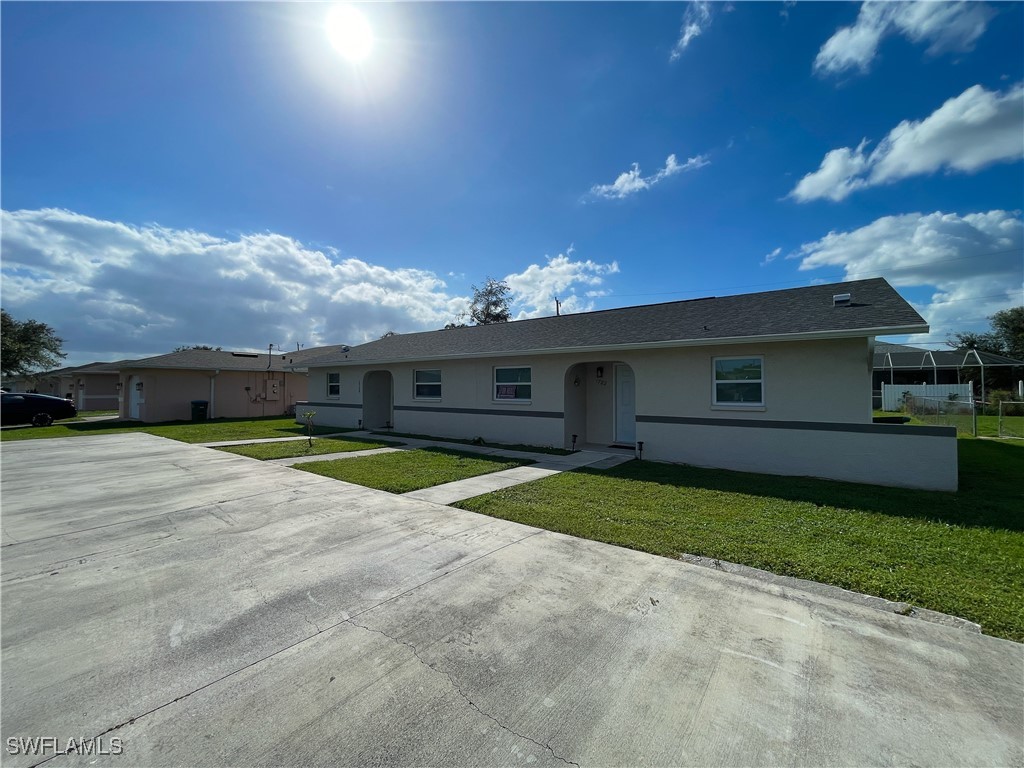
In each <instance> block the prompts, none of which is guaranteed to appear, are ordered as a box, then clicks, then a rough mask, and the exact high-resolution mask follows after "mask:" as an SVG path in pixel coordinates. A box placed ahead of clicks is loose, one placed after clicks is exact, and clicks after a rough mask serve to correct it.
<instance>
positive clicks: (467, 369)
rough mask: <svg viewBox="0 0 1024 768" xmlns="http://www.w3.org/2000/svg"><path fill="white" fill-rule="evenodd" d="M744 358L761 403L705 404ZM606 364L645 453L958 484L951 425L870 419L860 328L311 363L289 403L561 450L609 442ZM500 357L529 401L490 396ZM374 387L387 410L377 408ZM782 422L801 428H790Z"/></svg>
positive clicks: (328, 416) (866, 478)
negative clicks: (422, 383) (765, 338)
mask: <svg viewBox="0 0 1024 768" xmlns="http://www.w3.org/2000/svg"><path fill="white" fill-rule="evenodd" d="M755 355H756V356H759V357H761V358H762V360H763V365H762V370H763V377H764V378H763V401H764V402H763V405H743V404H727V405H716V404H714V403H713V391H714V383H713V378H712V372H713V369H714V358H716V357H748V356H755ZM616 363H623V364H626V365H628V366H629V368H631V369H632V372H633V375H634V379H635V403H636V405H635V417H636V441H638V442H639V441H643V442H644V444H645V445H644V458H651V459H658V460H664V461H678V462H685V463H690V464H698V465H702V466H714V467H720V468H727V469H736V470H742V471H756V472H766V473H772V474H785V475H811V476H816V477H828V478H833V479H841V480H850V481H854V482H868V483H876V484H885V485H908V486H910V487H922V488H935V489H942V490H951V489H952V488H955V487H956V440H955V436H954V435H953V433H952V432H949V433H948V434H947V431H943V430H940V431H939V432H937V433H934V434H933V433H932V432H930V431H925V432H922V431H921V430H917V431H913V430H911V431H909V432H908V431H905V430H907V429H908V428H905V427H902V428H895V429H893V428H890V427H888V426H882V425H873V424H872V423H871V415H872V412H871V345H870V344H869V340H868V339H867V338H859V339H841V340H829V341H809V342H773V343H756V342H751V343H744V344H730V345H714V346H697V347H686V348H675V349H668V348H666V349H651V350H631V351H623V352H616V353H613V354H609V353H608V352H594V353H585V354H561V353H560V354H552V355H534V356H509V357H502V358H479V359H470V360H444V361H433V362H423V363H395V364H389V365H384V366H351V367H347V366H346V367H339V368H337V369H333V370H329V369H313V370H312V371H311V372H310V398H309V402H308V404H303V403H300V404H299V405H298V407H297V409H296V410H297V412H301V411H305V410H314V411H316V413H317V415H316V417H315V419H314V421H315V422H316V423H317V424H324V425H331V426H339V427H358V426H362V427H364V428H370V429H378V428H381V427H382V426H383V424H369V423H364V422H363V421H362V420H363V418H364V414H374V415H373V416H372V417H367V418H373V420H375V421H382V420H383V418H384V417H382V416H381V415H380V414H382V413H389V414H390V418H388V419H387V420H388V421H390V423H391V428H392V429H393V430H394V431H397V432H412V433H423V434H430V435H436V436H439V437H459V438H473V437H482V438H483V439H484V440H487V441H489V442H505V443H528V444H532V445H547V446H558V447H570V446H571V444H572V436H573V435H576V436H577V439H578V443H577V445H585V444H590V445H596V446H605V445H608V444H611V443H612V442H613V440H614V439H615V409H616V398H617V396H618V395H617V389H616V379H615V376H616V374H615V364H616ZM502 366H529V367H530V368H531V369H532V397H531V400H530V402H509V401H505V400H499V399H495V396H494V369H495V368H497V367H502ZM417 369H440V371H441V377H442V393H441V397H440V398H438V399H432V400H428V399H418V398H416V397H415V395H414V371H415V370H417ZM373 371H387V372H389V373H390V376H391V388H390V390H391V391H390V394H389V393H387V392H385V391H384V389H382V387H380V386H378V387H375V388H374V390H375V391H373V392H367V391H364V390H365V388H366V387H365V381H366V378H365V377H366V375H367V374H368V373H370V372H373ZM328 373H338V374H340V392H339V394H338V395H337V396H336V397H333V396H329V395H328V388H327V386H328V380H327V378H328ZM372 380H373V381H377V382H385V381H386V378H382V377H380V376H377V375H375V376H374V378H373V379H372ZM382 397H383V398H384V401H385V402H386V403H387V405H390V410H388V409H387V408H384V410H381V408H380V407H378V406H379V405H380V398H382ZM389 398H390V399H389ZM371 403H375V405H373V407H369V404H371ZM364 405H367V406H368V407H367V408H364ZM758 423H760V424H761V426H757V425H758ZM794 424H801V425H805V426H804V428H800V429H794V428H793V425H794ZM908 451H912V452H916V453H915V456H914V458H913V459H911V460H909V463H910V464H913V467H912V468H911V470H910V471H908V470H907V469H906V468H907V466H908V461H905V460H904V456H905V454H906V453H907V452H908Z"/></svg>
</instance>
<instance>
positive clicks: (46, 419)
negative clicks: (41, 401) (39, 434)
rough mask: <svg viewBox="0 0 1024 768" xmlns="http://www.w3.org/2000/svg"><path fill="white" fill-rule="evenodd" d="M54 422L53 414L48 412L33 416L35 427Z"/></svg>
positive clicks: (46, 425) (45, 425)
mask: <svg viewBox="0 0 1024 768" xmlns="http://www.w3.org/2000/svg"><path fill="white" fill-rule="evenodd" d="M51 424H53V416H51V415H50V414H48V413H37V414H36V415H35V416H33V417H32V426H33V427H48V426H50V425H51Z"/></svg>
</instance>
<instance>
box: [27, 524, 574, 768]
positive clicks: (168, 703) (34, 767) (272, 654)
mask: <svg viewBox="0 0 1024 768" xmlns="http://www.w3.org/2000/svg"><path fill="white" fill-rule="evenodd" d="M103 527H105V526H103ZM222 533H224V531H218V532H216V533H215V534H214V541H215V542H216V543H217V547H218V549H220V539H219V535H220V534H222ZM541 533H544V530H543V529H538V530H535V531H534V532H533V533H530V534H527V535H526V536H523V537H522V538H521V539H516V540H514V541H510V542H508V543H507V544H502V545H501V546H500V547H496V548H495V549H492V550H491V551H490V552H485V553H484V554H482V555H480V556H478V557H474V558H473V559H472V560H469V561H467V562H465V563H463V564H462V565H460V566H458V567H456V568H452V569H451V570H450V571H445V572H444V573H442V574H440V575H438V576H434V577H432V578H429V579H427V580H426V581H423V582H421V583H419V584H416V585H415V586H412V587H409V589H407V590H405V591H403V592H399V593H398V594H397V595H392V596H391V597H389V598H387V599H386V600H381V601H380V602H379V603H377V604H376V605H371V606H370V607H369V608H365V609H363V610H362V611H359V612H358V613H357V614H355V616H348V617H346V618H344V619H342V620H341V621H337V622H335V623H334V624H331V625H330V626H328V627H324V628H323V629H319V627H318V628H317V630H318V631H317V632H315V633H314V634H312V635H310V636H309V637H304V638H302V639H300V640H296V641H295V642H294V643H289V644H288V645H286V646H284V647H283V648H278V649H277V650H276V651H272V652H270V653H268V654H267V655H266V656H263V657H261V658H259V659H256V660H254V661H251V662H249V663H248V664H245V665H244V666H241V667H239V668H238V669H234V670H232V671H230V672H227V673H225V674H223V675H221V676H220V677H218V678H216V679H215V680H211V681H210V682H208V683H204V684H203V685H200V686H199V687H198V688H195V689H193V690H191V691H188V692H186V693H183V694H181V695H180V696H177V697H175V698H173V699H171V700H170V701H165V702H163V703H162V704H157V705H156V706H155V707H152V708H151V709H148V710H147V711H145V712H143V713H141V714H139V715H135V716H134V717H130V718H128V719H127V720H124V721H122V722H120V723H117V724H116V725H112V726H110V727H109V728H107V729H106V730H104V731H101V732H100V733H99V734H97V735H96V736H94V737H93V741H95V740H97V739H100V738H102V737H104V736H106V735H107V734H108V733H113V732H114V731H117V730H120V729H121V728H125V727H127V726H129V725H134V724H135V722H136V721H138V720H141V719H142V718H144V717H148V716H149V715H152V714H153V713H154V712H159V711H160V710H161V709H165V708H166V707H169V706H171V705H173V704H177V703H178V702H179V701H183V700H184V699H187V698H189V697H190V696H192V695H194V694H196V693H199V692H200V691H205V690H206V689H207V688H211V687H213V686H215V685H217V684H218V683H221V682H223V681H224V680H227V679H228V678H229V677H234V676H235V675H237V674H240V673H242V672H244V671H245V670H247V669H250V668H252V667H255V666H256V665H257V664H262V663H263V662H264V661H267V660H268V659H272V658H274V657H275V656H277V655H279V654H282V653H285V652H286V651H290V650H291V649H292V648H295V647H296V646H299V645H302V643H305V642H307V641H309V640H311V639H313V638H314V637H317V636H318V635H320V634H323V633H324V632H329V631H330V630H332V629H336V628H337V627H340V626H341V625H342V624H346V623H347V624H352V625H353V626H356V627H358V626H360V625H358V624H356V623H355V622H353V621H352V619H353V618H356V617H358V616H362V615H363V614H364V613H369V612H370V611H373V610H376V609H377V608H380V607H381V606H382V605H386V604H387V603H390V602H393V601H395V600H398V599H399V598H401V597H403V596H405V595H407V594H409V593H410V592H413V591H415V590H417V589H419V588H420V587H424V586H426V585H427V584H430V583H432V582H434V581H437V580H438V579H442V578H444V577H445V576H448V575H449V574H451V573H454V572H455V571H458V570H461V569H462V568H466V567H468V566H470V565H472V564H473V563H476V562H479V561H480V560H483V559H485V558H487V557H490V556H491V555H493V554H495V553H496V552H500V551H501V550H503V549H505V548H506V547H511V546H514V545H516V544H519V543H520V542H523V541H525V540H526V539H529V538H532V537H533V536H537V535H539V534H541ZM249 583H250V586H251V587H252V589H254V590H255V591H256V593H257V594H259V595H260V598H261V599H262V600H263V602H264V603H265V604H268V603H267V600H266V597H265V596H264V595H263V593H261V592H260V591H259V590H258V589H256V587H255V584H253V583H252V579H251V578H249ZM303 618H305V617H303ZM306 621H309V620H308V619H306ZM310 623H312V622H310ZM314 626H316V625H315V624H314ZM364 629H368V628H366V627H364ZM370 631H376V630H370ZM382 634H383V633H382ZM396 642H401V641H396ZM417 658H419V656H417ZM420 661H421V662H422V659H420ZM427 666H428V667H429V666H430V665H429V664H428V665H427ZM431 669H433V668H432V667H431ZM439 671H440V670H439ZM443 674H445V675H448V673H447V672H444V673H443ZM448 678H449V680H451V676H450V675H448ZM452 686H453V687H455V689H456V690H457V691H459V693H460V694H461V695H462V696H463V697H464V698H465V699H466V701H467V702H469V704H470V705H471V706H472V707H473V708H474V709H475V710H476V711H478V712H480V714H481V715H483V716H484V717H487V718H488V719H490V720H494V722H495V723H496V724H497V725H498V726H499V727H501V728H503V729H505V730H507V731H508V732H509V733H512V734H514V735H516V736H520V735H519V734H517V733H515V731H512V730H511V729H509V728H508V727H507V726H505V725H503V724H502V723H501V722H499V721H498V720H496V719H495V718H493V717H491V715H488V714H487V713H486V712H483V711H482V710H480V708H479V707H477V706H476V705H475V704H473V702H472V701H470V699H469V698H468V697H466V696H465V694H463V693H462V691H461V690H459V689H458V687H457V686H456V685H455V681H454V680H452ZM520 738H523V739H525V740H527V741H529V742H531V743H533V744H536V745H537V746H538V747H543V748H545V749H547V750H548V751H550V752H551V754H552V755H554V756H555V757H556V758H558V759H559V760H561V761H562V762H565V763H567V764H570V765H575V766H576V768H580V766H579V763H573V762H571V761H569V760H566V759H565V758H563V757H560V756H558V755H555V753H554V751H553V750H551V747H549V746H547V745H545V744H541V743H539V742H537V741H534V740H533V739H531V738H529V737H528V736H520ZM68 754H70V752H69V751H67V750H65V751H62V752H55V753H54V754H52V755H50V756H49V757H47V758H46V759H44V760H40V761H39V762H37V763H32V764H31V765H30V766H28V768H39V766H41V765H43V764H44V763H48V762H50V761H51V760H53V759H54V758H57V757H63V756H66V755H68Z"/></svg>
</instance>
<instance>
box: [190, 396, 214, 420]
mask: <svg viewBox="0 0 1024 768" xmlns="http://www.w3.org/2000/svg"><path fill="white" fill-rule="evenodd" d="M209 408H210V401H209V400H193V401H192V421H206V413H207V411H208V410H209Z"/></svg>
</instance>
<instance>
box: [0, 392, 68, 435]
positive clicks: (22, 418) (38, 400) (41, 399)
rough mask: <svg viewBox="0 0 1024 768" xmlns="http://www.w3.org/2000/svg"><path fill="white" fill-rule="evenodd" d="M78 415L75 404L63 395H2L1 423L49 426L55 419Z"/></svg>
mask: <svg viewBox="0 0 1024 768" xmlns="http://www.w3.org/2000/svg"><path fill="white" fill-rule="evenodd" d="M77 415H78V409H77V408H75V404H74V403H73V402H71V401H70V400H65V399H63V398H61V397H52V396H51V395H32V394H29V393H27V392H24V393H22V392H4V393H3V394H2V395H0V424H31V425H33V426H35V427H48V426H50V425H51V424H53V422H54V419H70V418H72V417H73V416H77Z"/></svg>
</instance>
